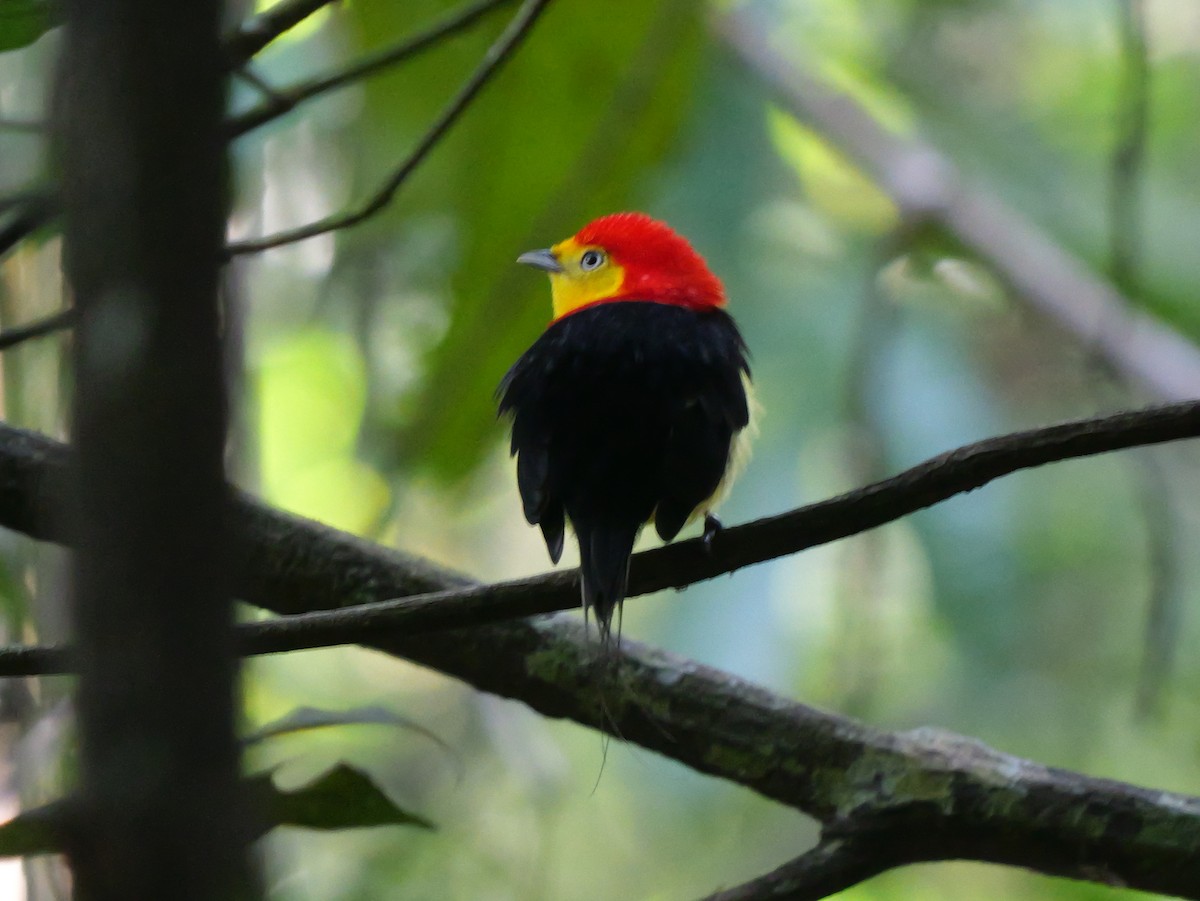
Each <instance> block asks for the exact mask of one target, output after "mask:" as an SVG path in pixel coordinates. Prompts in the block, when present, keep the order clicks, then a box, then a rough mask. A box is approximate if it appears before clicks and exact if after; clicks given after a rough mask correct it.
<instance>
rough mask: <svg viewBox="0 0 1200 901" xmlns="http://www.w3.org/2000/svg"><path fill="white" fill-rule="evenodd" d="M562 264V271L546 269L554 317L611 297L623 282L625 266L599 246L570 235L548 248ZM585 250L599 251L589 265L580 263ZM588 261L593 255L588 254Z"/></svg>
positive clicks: (619, 289) (586, 251) (593, 252)
mask: <svg viewBox="0 0 1200 901" xmlns="http://www.w3.org/2000/svg"><path fill="white" fill-rule="evenodd" d="M550 251H551V252H552V253H553V254H554V256H555V258H556V259H557V260H558V262H559V265H561V266H562V268H563V271H562V272H551V273H550V295H551V298H552V299H553V302H554V318H555V319H561V318H562V317H563V316H566V315H567V314H568V313H570V312H573V311H574V310H578V309H579V308H580V307H584V306H587V305H588V304H590V303H595V302H596V301H598V300H604V299H605V298H608V297H613V296H615V295H617V294H619V293H620V292H621V285H623V284H624V283H625V270H624V269H623V268H622V267H621V266H618V265H617V264H616V263H615V262H613V260H612V259H610V258H609V256H608V254H607V253H605V252H604V248H602V247H586V246H584V245H582V244H580V243H579V242H578V241H576V240H575V239H574V238H567V240H565V241H561V242H559V243H558V244H555V245H554V246H553V247H551V248H550ZM589 253H592V254H599V255H600V257H599V262H598V263H597V264H596V265H594V267H593V268H585V267H584V258H585V257H587V256H588V254H589ZM588 259H589V262H591V261H592V260H594V259H595V257H589V258H588Z"/></svg>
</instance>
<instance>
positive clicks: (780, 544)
mask: <svg viewBox="0 0 1200 901" xmlns="http://www.w3.org/2000/svg"><path fill="white" fill-rule="evenodd" d="M6 432H11V433H14V434H19V435H21V436H22V437H23V438H24V439H26V440H33V441H38V442H41V443H42V444H43V446H45V447H46V448H47V449H50V448H52V451H51V452H52V453H53V454H55V455H60V454H65V453H66V449H65V448H64V447H63V446H62V445H57V444H54V443H53V442H51V441H49V439H45V438H41V437H40V436H33V435H31V434H30V433H19V432H17V431H16V430H12V429H3V430H0V436H3V435H4V434H5V433H6ZM1195 437H1200V401H1192V402H1190V403H1183V404H1171V405H1168V406H1163V407H1154V408H1151V409H1148V410H1138V411H1135V412H1129V413H1118V414H1115V415H1112V416H1104V417H1095V418H1090V419H1080V420H1077V421H1075V422H1068V423H1063V424H1061V425H1055V426H1049V427H1046V428H1041V429H1031V430H1029V431H1024V432H1014V433H1012V434H1009V435H1001V436H999V437H996V438H989V439H987V440H986V441H979V442H977V443H975V444H968V445H965V446H964V447H960V448H957V449H955V450H952V451H949V452H947V453H944V454H941V455H940V456H937V457H933V458H932V459H929V460H926V461H925V462H923V463H920V464H918V465H916V466H914V467H912V468H910V469H907V470H905V471H904V472H902V473H900V474H898V475H895V476H892V477H891V478H889V479H884V480H883V481H880V482H875V483H873V484H871V485H867V486H865V487H863V488H858V489H855V490H854V491H849V492H847V493H845V494H842V495H839V496H837V497H833V498H830V499H828V500H825V501H820V502H818V503H815V504H809V505H808V506H806V507H801V508H799V509H797V510H792V511H790V512H788V513H783V514H780V515H778V516H772V517H766V518H764V519H760V520H756V521H754V522H750V523H746V524H745V525H741V526H735V527H731V528H728V529H725V530H723V531H722V532H720V533H719V534H718V535H717V536H716V538H715V539H714V540H713V542H712V543H711V544H710V545H707V546H706V545H705V543H704V541H703V540H701V539H698V538H694V539H691V540H689V541H681V542H677V543H675V544H671V545H667V546H664V547H661V548H657V549H654V550H651V551H645V552H643V553H640V554H637V555H636V556H635V557H634V559H633V564H632V566H631V572H630V595H631V596H636V595H642V594H649V593H650V592H653V591H659V590H662V589H664V588H684V587H686V586H688V585H691V584H695V583H696V582H699V581H703V580H705V579H711V578H715V577H716V576H719V575H724V574H726V573H731V572H733V571H734V570H737V569H741V568H742V567H744V566H751V565H753V564H756V563H763V562H765V561H767V560H772V559H775V558H777V557H782V556H786V555H788V554H794V553H798V552H800V551H803V550H807V549H808V548H812V547H816V546H818V545H822V544H828V543H830V542H833V541H837V540H839V539H842V538H846V537H849V536H850V535H854V534H858V533H860V532H864V531H866V530H868V529H873V528H876V527H878V526H881V525H884V524H886V523H889V522H893V521H895V520H897V519H900V518H901V517H903V516H907V515H909V514H911V513H914V512H916V511H917V510H921V509H923V508H925V507H929V506H931V505H933V504H936V503H939V502H941V501H944V500H947V499H948V498H951V497H954V496H955V495H957V494H962V493H964V492H967V491H972V490H974V489H976V488H979V487H981V486H983V485H985V484H987V483H988V482H991V481H993V480H994V479H997V478H1000V477H1002V476H1005V475H1008V474H1010V473H1013V472H1017V471H1019V470H1022V469H1029V468H1032V467H1035V466H1041V465H1044V464H1047V463H1053V462H1058V461H1062V460H1068V459H1073V458H1077V457H1084V456H1091V455H1094V454H1100V453H1108V452H1111V451H1115V450H1123V449H1126V448H1130V447H1141V446H1146V445H1152V444H1161V443H1163V442H1166V441H1176V440H1181V439H1187V438H1195ZM0 463H2V458H0ZM241 504H242V508H243V510H244V511H247V512H248V511H252V510H254V509H256V506H255V502H254V501H252V500H250V499H249V498H247V497H243V498H242V500H241ZM0 522H2V523H3V524H5V525H9V526H10V527H16V528H21V527H22V526H21V524H20V522H19V521H17V522H13V521H11V520H9V519H8V518H7V517H6V516H5V515H4V511H3V510H2V509H0ZM403 595H404V596H403V597H396V598H393V599H391V600H385V601H376V602H373V603H364V604H357V605H354V606H344V605H343V606H341V608H340V609H332V610H314V611H312V612H308V613H295V614H294V615H289V616H286V617H284V618H283V619H279V620H270V621H266V622H256V623H247V624H244V625H241V626H239V627H238V638H239V650H240V651H241V653H243V654H274V653H280V652H284V651H296V650H303V649H307V648H317V647H330V646H334V645H341V644H370V643H371V642H372V641H373V640H375V639H377V638H378V637H379V636H380V635H396V636H405V637H412V636H416V635H420V634H424V633H428V632H441V631H446V630H453V629H463V628H469V627H472V626H479V625H485V624H489V623H497V622H502V621H505V620H511V619H516V618H519V617H527V616H535V615H538V614H543V613H553V612H556V611H559V610H569V609H573V608H574V607H576V606H578V603H579V585H578V571H577V570H562V571H559V572H554V573H546V574H544V575H540V576H533V577H530V578H525V579H514V580H511V581H507V582H498V583H495V584H491V585H476V584H470V585H463V584H458V585H455V586H449V587H447V586H441V585H439V586H438V587H436V588H434V589H433V590H429V589H427V588H425V589H416V590H409V589H406V590H405V591H404V592H403ZM36 650H38V649H30V648H13V649H0V675H28V674H30V673H29V670H27V669H23V667H26V666H28V665H29V664H30V662H31V661H38V660H46V661H52V662H54V663H56V664H61V663H62V662H63V660H64V659H65V658H62V657H56V656H53V655H54V654H55V653H56V652H57V653H64V652H62V651H61V650H60V649H54V648H44V649H40V651H41V652H43V653H44V654H46V655H47V656H45V657H38V656H37V655H36V654H34V651H36ZM10 652H11V655H10V656H6V654H9V653H10ZM30 655H33V656H30ZM56 671H57V670H56Z"/></svg>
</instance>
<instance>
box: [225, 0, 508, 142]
mask: <svg viewBox="0 0 1200 901" xmlns="http://www.w3.org/2000/svg"><path fill="white" fill-rule="evenodd" d="M326 2H328V0H326ZM512 2H513V0H476V2H474V3H471V4H469V5H467V6H465V7H463V8H462V9H460V10H456V11H454V12H452V13H450V14H449V15H448V16H446V17H445V18H444V19H442V20H441V21H440V22H435V23H434V24H433V25H431V26H429V27H428V28H426V29H425V30H424V31H422V32H419V33H418V34H416V35H413V36H412V37H409V38H406V39H405V40H403V41H401V42H400V43H399V44H397V45H395V46H394V47H389V48H388V49H386V50H381V51H379V52H378V53H372V54H369V55H367V56H366V57H364V58H363V59H361V60H359V61H358V62H356V63H354V64H353V65H351V66H347V67H346V68H345V69H342V70H340V71H338V72H334V73H333V74H332V75H327V76H325V77H324V78H315V79H312V80H311V81H305V82H301V83H300V84H297V85H294V86H292V87H290V88H287V89H286V90H279V91H274V92H273V93H272V96H271V97H270V98H269V99H268V100H267V101H266V102H264V103H263V104H261V105H260V106H257V107H255V108H254V109H252V110H248V111H246V112H244V113H241V114H239V115H237V116H235V117H234V118H232V119H231V120H230V121H229V136H230V137H231V138H238V137H241V136H242V135H244V134H246V132H248V131H253V130H254V129H256V128H258V127H259V126H261V125H265V124H266V123H268V122H272V121H274V120H275V119H277V118H279V117H280V116H282V115H285V114H286V113H289V112H291V111H292V110H293V109H295V108H296V107H297V106H299V105H300V104H301V103H303V102H305V101H306V100H311V99H312V98H314V97H318V96H320V95H321V94H324V93H325V92H327V91H332V90H335V89H337V88H341V87H345V86H346V85H349V84H353V83H355V82H357V81H361V80H362V79H364V78H367V77H369V76H371V75H375V74H377V73H379V72H381V71H383V70H384V69H387V68H390V67H392V66H394V65H397V64H399V63H402V62H404V61H405V60H407V59H409V58H410V57H413V56H415V55H417V54H418V53H420V52H422V51H424V50H428V49H429V48H431V47H434V46H436V45H437V44H439V43H441V42H442V41H443V40H445V39H446V38H448V37H451V36H453V35H455V34H458V33H459V32H460V31H465V30H466V29H468V28H470V27H471V26H472V25H474V24H475V23H476V22H478V21H480V20H481V19H483V18H484V16H486V15H487V14H488V13H490V12H493V11H494V10H497V9H499V8H500V7H501V6H505V5H507V4H509V3H512Z"/></svg>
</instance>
